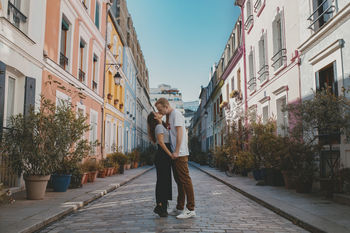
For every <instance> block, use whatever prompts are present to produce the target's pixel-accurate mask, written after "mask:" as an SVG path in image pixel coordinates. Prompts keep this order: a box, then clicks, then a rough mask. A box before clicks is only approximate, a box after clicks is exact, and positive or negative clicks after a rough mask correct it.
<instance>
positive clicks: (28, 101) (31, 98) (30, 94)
mask: <svg viewBox="0 0 350 233" xmlns="http://www.w3.org/2000/svg"><path fill="white" fill-rule="evenodd" d="M35 81H36V80H35V79H34V78H30V77H26V84H25V94H24V109H23V114H24V115H26V114H28V113H29V111H30V109H31V108H34V106H35Z"/></svg>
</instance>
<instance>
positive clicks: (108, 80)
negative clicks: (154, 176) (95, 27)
mask: <svg viewBox="0 0 350 233" xmlns="http://www.w3.org/2000/svg"><path fill="white" fill-rule="evenodd" d="M106 43H107V45H106V47H107V49H106V64H105V66H106V73H105V95H104V119H105V122H104V142H105V145H104V147H105V152H106V153H112V152H115V151H121V152H122V151H124V150H123V140H124V106H125V80H126V77H125V74H124V72H123V69H122V67H123V50H124V44H125V39H124V36H123V35H122V33H121V30H120V28H119V25H118V24H117V23H116V21H115V17H114V15H113V12H112V11H109V12H108V23H107V40H106Z"/></svg>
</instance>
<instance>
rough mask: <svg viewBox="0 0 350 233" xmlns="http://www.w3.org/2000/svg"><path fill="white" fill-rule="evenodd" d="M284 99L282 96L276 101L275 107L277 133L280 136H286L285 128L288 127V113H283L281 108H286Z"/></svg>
mask: <svg viewBox="0 0 350 233" xmlns="http://www.w3.org/2000/svg"><path fill="white" fill-rule="evenodd" d="M286 104H287V102H286V97H285V96H283V97H281V98H279V99H278V100H276V106H277V133H278V134H279V135H282V136H286V135H287V128H286V127H287V126H288V112H287V111H283V108H284V107H285V106H286Z"/></svg>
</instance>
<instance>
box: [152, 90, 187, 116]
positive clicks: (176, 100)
mask: <svg viewBox="0 0 350 233" xmlns="http://www.w3.org/2000/svg"><path fill="white" fill-rule="evenodd" d="M150 98H151V103H152V106H154V104H155V103H156V102H157V100H158V99H159V98H165V99H167V100H168V101H169V103H170V105H171V106H172V107H173V108H175V109H177V110H179V111H180V112H181V113H182V114H185V110H184V103H183V101H182V94H181V92H180V91H179V90H178V89H176V88H172V87H171V86H170V85H166V84H160V85H158V87H157V88H151V89H150Z"/></svg>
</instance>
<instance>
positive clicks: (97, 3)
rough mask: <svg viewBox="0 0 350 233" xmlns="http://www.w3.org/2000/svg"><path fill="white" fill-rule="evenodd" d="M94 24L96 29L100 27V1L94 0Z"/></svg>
mask: <svg viewBox="0 0 350 233" xmlns="http://www.w3.org/2000/svg"><path fill="white" fill-rule="evenodd" d="M95 25H96V27H97V28H98V29H100V3H99V2H98V0H96V8H95Z"/></svg>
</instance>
